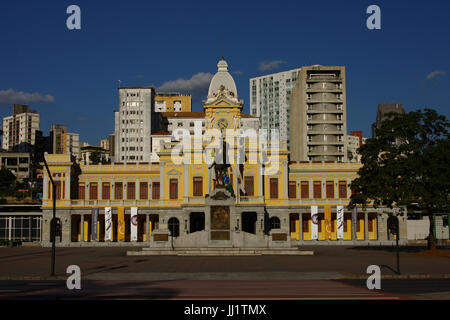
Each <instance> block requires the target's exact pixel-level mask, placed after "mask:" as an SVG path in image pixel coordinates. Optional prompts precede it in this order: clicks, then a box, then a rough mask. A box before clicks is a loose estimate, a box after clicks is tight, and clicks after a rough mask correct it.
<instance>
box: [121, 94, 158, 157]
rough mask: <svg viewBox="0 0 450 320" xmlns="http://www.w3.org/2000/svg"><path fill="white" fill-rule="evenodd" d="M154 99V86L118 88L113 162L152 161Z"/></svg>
mask: <svg viewBox="0 0 450 320" xmlns="http://www.w3.org/2000/svg"><path fill="white" fill-rule="evenodd" d="M154 97H155V90H154V89H153V88H152V87H129V88H125V87H124V88H119V110H116V111H115V112H114V116H115V117H114V118H115V146H114V148H115V152H114V162H150V156H151V131H152V121H154V120H156V119H152V115H153V114H154V110H153V106H154Z"/></svg>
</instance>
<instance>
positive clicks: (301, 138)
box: [290, 65, 347, 162]
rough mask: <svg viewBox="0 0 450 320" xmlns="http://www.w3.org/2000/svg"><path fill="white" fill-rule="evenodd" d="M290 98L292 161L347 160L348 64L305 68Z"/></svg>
mask: <svg viewBox="0 0 450 320" xmlns="http://www.w3.org/2000/svg"><path fill="white" fill-rule="evenodd" d="M290 100H291V101H290V102H291V103H290V114H291V116H290V152H291V155H290V157H291V160H293V161H340V162H346V161H347V150H346V149H347V145H346V143H345V139H346V134H347V121H346V119H347V107H346V93H345V67H343V66H330V67H328V66H320V65H314V66H306V67H302V68H301V70H300V72H299V73H298V78H297V82H296V84H295V86H294V88H293V90H292V94H291V98H290Z"/></svg>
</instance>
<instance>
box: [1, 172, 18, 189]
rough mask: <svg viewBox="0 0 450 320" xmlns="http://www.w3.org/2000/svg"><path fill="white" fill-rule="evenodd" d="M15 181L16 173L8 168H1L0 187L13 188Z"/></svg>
mask: <svg viewBox="0 0 450 320" xmlns="http://www.w3.org/2000/svg"><path fill="white" fill-rule="evenodd" d="M15 181H16V176H15V175H14V173H12V172H11V171H9V170H8V169H6V168H2V169H0V189H2V190H12V189H13V188H14V182H15Z"/></svg>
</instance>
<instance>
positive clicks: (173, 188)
mask: <svg viewBox="0 0 450 320" xmlns="http://www.w3.org/2000/svg"><path fill="white" fill-rule="evenodd" d="M170 199H172V200H174V199H178V180H177V179H170Z"/></svg>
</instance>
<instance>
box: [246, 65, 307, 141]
mask: <svg viewBox="0 0 450 320" xmlns="http://www.w3.org/2000/svg"><path fill="white" fill-rule="evenodd" d="M300 70H301V68H297V69H292V70H288V71H283V72H278V73H273V74H268V75H264V76H260V77H256V78H251V79H250V114H251V115H252V116H254V117H257V118H259V120H260V123H261V128H262V129H278V130H279V132H280V140H281V141H285V142H287V145H288V148H289V143H290V141H289V125H290V121H289V104H290V103H289V98H290V95H291V91H292V88H293V87H294V85H295V83H296V81H297V74H298V72H299V71H300Z"/></svg>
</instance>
